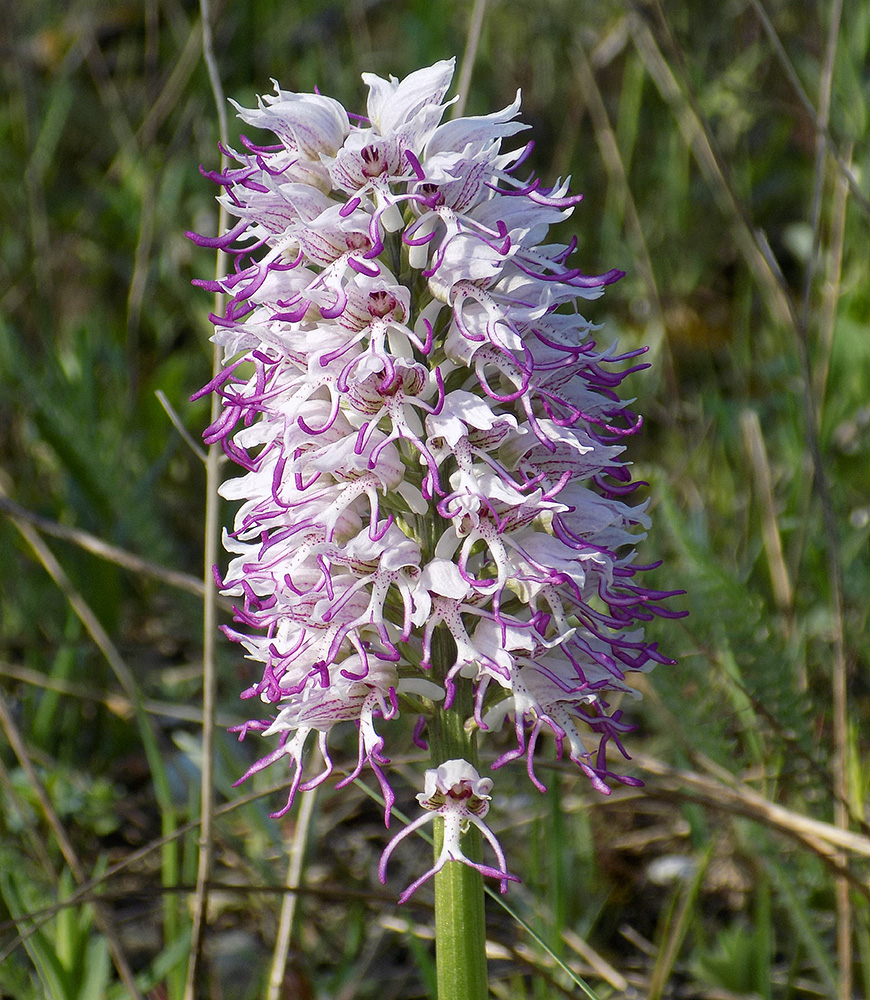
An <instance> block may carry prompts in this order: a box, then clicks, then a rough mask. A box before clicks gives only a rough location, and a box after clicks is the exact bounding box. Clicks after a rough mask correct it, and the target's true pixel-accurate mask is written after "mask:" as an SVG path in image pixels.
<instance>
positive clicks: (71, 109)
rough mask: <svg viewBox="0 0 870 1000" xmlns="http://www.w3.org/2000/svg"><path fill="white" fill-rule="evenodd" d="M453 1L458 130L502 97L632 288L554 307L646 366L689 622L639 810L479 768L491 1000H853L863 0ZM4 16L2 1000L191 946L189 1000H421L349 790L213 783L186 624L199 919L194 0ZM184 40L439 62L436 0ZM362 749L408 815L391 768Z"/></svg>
mask: <svg viewBox="0 0 870 1000" xmlns="http://www.w3.org/2000/svg"><path fill="white" fill-rule="evenodd" d="M13 7H14V9H13ZM481 7H483V15H484V16H483V22H482V31H481V34H480V38H479V44H478V45H477V46H476V48H474V50H473V53H472V54H471V55H470V56H469V59H470V60H472V61H473V73H472V75H471V85H470V91H469V97H468V106H467V111H468V113H471V114H476V113H477V114H482V113H486V112H488V111H490V110H492V109H494V108H501V107H503V106H504V105H505V104H507V103H508V102H509V101H510V100H511V99H512V98H513V95H514V92H515V90H516V88H517V87H522V89H523V106H524V113H523V117H524V120H526V121H528V122H530V123H531V124H532V125H533V127H534V130H535V132H534V134H535V137H536V139H537V148H536V152H535V156H534V162H533V164H532V166H533V168H534V169H535V170H536V171H537V172H538V173H539V174H541V175H543V176H544V177H545V178H547V179H550V180H555V179H556V177H557V176H559V175H565V174H568V173H570V174H571V175H572V176H573V179H574V180H573V187H574V189H575V190H578V191H584V192H586V195H587V200H586V202H585V204H584V205H582V206H581V207H580V208H579V209H578V210H577V211H576V212H575V214H574V217H573V218H572V220H571V222H570V227H571V232H576V233H578V235H579V237H580V241H581V242H580V246H581V255H582V257H583V260H584V263H585V264H586V265H588V267H587V269H588V271H589V272H591V273H597V272H600V271H602V270H606V269H607V268H609V267H614V266H618V267H622V268H624V269H625V270H626V271H627V272H628V275H627V277H626V278H625V279H624V280H623V281H622V282H620V283H619V284H618V285H617V286H616V287H615V288H612V289H611V290H610V291H609V293H608V296H607V297H606V298H605V299H604V300H603V301H602V302H601V303H599V304H598V305H597V306H596V310H597V312H596V315H595V316H594V317H593V318H594V319H595V320H596V321H602V322H605V323H606V327H605V333H606V334H607V335H608V336H611V337H613V338H618V339H619V341H620V344H621V345H622V346H624V347H633V346H637V345H641V344H644V345H647V346H648V347H649V348H650V351H649V355H648V357H649V360H650V361H651V362H652V368H651V369H650V370H649V371H647V372H645V373H643V374H641V375H637V376H635V377H634V381H633V385H632V387H631V388H632V391H633V392H634V393H635V394H637V396H638V403H637V408H638V409H639V410H640V412H642V413H644V414H645V415H646V426H645V433H644V435H643V438H642V440H636V441H634V442H633V444H632V449H633V457H634V461H635V465H636V469H637V471H639V472H640V474H641V477H642V478H644V479H646V480H648V481H649V483H650V486H649V491H648V492H649V496H650V498H651V511H652V515H653V519H654V527H653V531H652V532H651V535H650V538H649V539H648V541H647V542H646V543H644V546H643V551H642V553H641V555H642V558H643V559H644V560H645V561H653V560H655V559H658V558H661V559H662V560H663V564H662V566H661V568H660V569H658V570H656V571H655V583H656V584H660V585H661V586H662V587H664V588H674V587H682V588H685V589H686V591H687V595H686V597H685V598H682V599H680V600H681V601H682V606H684V607H685V608H688V609H689V610H690V612H691V614H690V616H689V617H688V618H686V619H683V620H681V621H679V622H670V621H665V622H660V623H658V624H657V625H656V626H654V627H655V628H656V629H657V638H658V639H659V641H660V645H661V648H662V649H663V650H664V651H666V652H667V653H668V654H669V655H673V656H674V657H676V658H677V659H678V664H677V666H675V667H661V668H659V669H658V670H656V672H655V673H654V674H653V675H651V676H650V677H648V678H647V681H646V688H647V690H646V697H645V700H644V702H643V703H642V704H641V706H640V707H639V708H635V707H634V706H632V707H631V713H632V716H633V718H634V720H635V721H636V722H637V723H638V730H637V732H636V733H634V734H633V736H631V737H630V743H629V746H630V750H631V751H633V753H634V757H635V759H634V770H635V773H636V774H638V775H639V776H640V777H642V778H643V779H644V781H645V783H646V784H645V787H644V788H643V789H642V790H639V791H638V790H634V789H631V790H623V791H619V792H616V793H614V794H613V795H612V796H611V797H610V798H608V799H605V798H602V797H600V796H598V795H596V793H594V792H592V791H590V789H589V788H588V786H587V783H586V782H585V780H583V779H580V778H578V777H577V776H576V774H575V773H574V771H573V770H572V768H571V767H566V768H564V769H563V768H561V767H551V768H550V769H549V771H548V770H547V765H546V764H545V763H543V762H542V764H541V774H545V773H546V774H547V775H548V777H549V779H550V780H549V792H548V793H547V794H546V795H544V796H540V795H538V794H537V793H536V792H534V790H533V789H530V786H529V785H528V783H527V781H526V780H525V776H524V775H523V774H522V773H521V769H520V768H518V769H517V770H516V771H515V772H510V771H507V772H502V774H501V780H500V782H499V790H500V794H503V795H506V798H504V799H502V801H501V803H500V804H499V807H498V809H497V810H496V812H494V813H493V815H496V813H497V816H496V820H495V825H496V826H497V827H498V828H499V833H500V835H501V837H502V839H503V842H504V844H505V846H506V849H507V853H508V857H509V859H510V861H511V868H512V870H514V871H517V872H519V873H521V874H522V876H523V884H522V886H520V887H518V888H513V889H512V890H511V892H510V894H509V896H508V897H507V900H508V903H509V905H510V907H511V910H512V912H508V911H505V910H504V909H502V908H501V907H500V906H499V904H498V903H497V902H495V901H490V904H488V905H489V906H490V911H489V918H490V919H489V934H490V940H491V946H492V963H491V974H492V993H493V996H496V997H511V998H522V997H529V998H535V1000H539V998H543V997H555V996H560V995H565V996H579V995H580V987H579V986H578V985H577V984H576V982H575V981H574V980H573V979H572V976H579V977H582V979H583V980H585V982H587V983H588V984H589V987H590V988H592V989H593V990H594V991H595V992H596V994H597V995H598V996H599V997H601V998H605V997H611V996H614V997H615V996H624V997H644V998H651V1000H655V998H658V997H664V996H669V997H683V998H694V997H697V998H711V1000H712V998H721V1000H725V998H736V997H747V996H754V997H761V998H764V1000H767V998H792V997H794V998H813V997H832V998H834V997H836V998H838V1000H846V998H849V997H852V996H862V995H870V890H868V888H867V886H868V882H867V867H868V857H870V828H868V824H867V816H866V808H865V803H866V800H867V794H868V785H870V728H868V727H870V719H868V714H870V691H868V683H867V677H868V672H867V671H868V666H870V664H868V641H867V640H868V614H867V609H868V605H870V544H868V542H870V433H868V432H870V402H868V388H870V336H868V333H870V264H868V260H870V253H868V249H870V248H868V242H870V241H868V233H870V226H868V222H870V204H868V201H867V195H866V191H867V185H866V181H865V178H866V177H867V176H868V173H870V162H868V159H870V146H868V141H867V139H868V122H867V118H866V116H867V108H868V106H870V105H868V97H870V93H868V88H870V80H868V77H867V69H866V67H867V55H868V45H870V5H868V4H867V3H866V2H865V0H846V2H845V3H844V4H842V5H841V4H840V3H838V2H831V3H818V4H817V5H816V6H815V7H808V6H807V5H806V4H799V3H796V2H793V0H784V2H780V3H777V4H773V3H771V2H765V3H762V2H761V0H746V2H740V0H735V2H729V3H724V4H720V5H717V6H716V7H715V8H714V9H713V8H711V9H710V10H706V9H705V10H704V12H703V13H702V12H701V11H700V8H699V6H698V5H697V4H694V3H692V2H690V0H674V2H668V3H666V4H664V5H663V6H659V5H658V4H657V3H655V2H651V3H648V4H647V3H638V4H637V5H631V4H629V3H620V2H617V0H600V2H598V3H595V4H593V3H587V2H586V0H583V2H581V3H578V2H576V0H538V3H536V4H529V3H524V2H519V0H489V3H488V4H487V5H485V6H483V5H480V4H478V5H477V9H480V8H481ZM4 18H5V20H6V24H5V32H4V35H3V44H2V49H0V58H2V72H3V82H4V89H5V91H6V93H7V100H6V102H5V103H4V106H3V108H4V110H3V111H2V112H0V133H2V134H0V139H2V141H0V178H2V183H0V503H2V510H3V514H4V516H3V517H2V518H0V560H2V562H0V567H2V590H0V610H2V639H0V726H2V732H3V734H4V737H5V741H4V745H0V797H2V808H0V996H4V997H11V998H15V1000H19V998H20V1000H29V998H36V997H51V998H53V1000H54V998H63V1000H66V998H77V1000H90V998H94V1000H96V998H104V997H105V998H116V997H117V998H120V997H125V996H130V995H133V991H134V990H138V991H139V993H140V994H141V995H143V996H148V997H150V998H155V1000H156V998H167V1000H177V998H178V1000H180V998H181V997H183V996H184V995H185V984H186V978H187V969H188V964H189V963H188V958H189V953H190V950H191V942H192V940H195V939H196V938H199V937H200V936H201V940H202V944H203V948H204V950H203V957H202V961H201V963H200V970H201V973H202V978H203V982H202V985H201V989H200V994H201V995H202V996H208V997H212V998H217V1000H219V998H221V997H226V998H228V1000H229V998H232V1000H236V998H238V1000H246V998H252V1000H253V998H260V997H263V998H265V997H267V996H268V997H286V998H309V997H317V998H327V997H328V998H341V1000H352V998H360V1000H364V998H370V997H378V998H380V1000H388V998H413V997H429V996H432V995H433V994H432V985H431V984H432V980H433V972H432V957H431V950H432V949H431V941H430V936H431V919H432V912H431V907H430V905H429V902H428V900H430V899H431V897H430V896H427V895H426V893H425V892H421V893H420V894H419V899H418V898H417V897H415V900H414V901H413V902H412V903H409V904H408V905H407V906H406V907H403V908H401V909H400V908H397V906H396V905H395V902H394V899H395V894H394V893H393V892H392V891H390V892H387V891H385V890H384V889H383V887H381V886H380V884H379V883H378V882H377V880H376V878H375V875H374V866H375V864H376V859H377V857H378V855H379V853H380V850H381V848H382V845H383V839H384V837H383V826H382V819H381V810H380V808H379V806H378V804H377V802H374V801H372V799H371V798H369V796H368V794H367V793H366V791H365V789H364V788H362V787H351V788H349V789H346V790H344V791H343V792H342V793H335V792H333V791H332V790H331V787H330V786H325V787H324V788H322V789H321V790H320V791H319V793H317V795H316V797H315V795H313V794H312V795H309V796H307V797H304V796H302V797H300V800H299V802H300V804H299V805H297V806H296V807H294V810H293V811H292V812H291V813H290V814H289V815H288V816H287V817H285V819H284V820H282V821H280V822H275V821H272V820H270V819H268V816H267V813H268V812H269V811H270V809H271V808H274V807H275V805H276V803H277V802H278V801H279V796H278V795H276V794H275V793H274V790H271V791H270V789H269V788H268V787H267V785H266V784H258V783H257V782H256V781H254V782H252V783H251V784H249V785H248V786H246V787H244V788H243V789H241V790H239V789H233V788H232V782H233V781H234V780H235V778H236V777H237V776H238V775H239V774H241V773H242V772H243V770H244V769H245V767H246V766H247V764H248V763H249V757H248V756H247V755H248V754H250V753H252V752H253V751H252V750H251V749H250V748H249V747H247V746H240V745H239V744H237V743H236V742H235V741H234V739H233V737H232V736H230V735H228V734H226V733H225V732H224V726H225V725H228V724H232V723H233V722H235V721H238V720H239V719H240V718H241V717H242V716H241V713H240V711H239V709H238V708H237V700H236V699H237V694H238V691H239V690H240V689H241V688H242V687H243V686H245V684H246V683H248V678H247V677H246V675H245V671H244V664H243V663H242V662H240V660H239V658H238V655H237V650H236V649H235V648H229V646H228V644H224V643H222V642H221V643H219V644H218V649H217V654H216V655H217V705H216V709H217V721H218V726H217V729H216V731H215V733H214V782H213V786H214V789H215V799H216V802H215V804H216V812H215V814H214V816H213V817H209V821H208V823H207V830H208V840H209V843H210V844H211V846H212V849H213V858H214V867H213V871H212V874H211V883H212V885H211V891H210V893H209V898H208V906H207V911H206V912H205V918H206V919H205V921H204V926H203V928H202V929H201V930H202V933H201V935H200V930H199V929H197V920H196V917H197V910H198V904H199V903H200V902H201V901H202V894H201V893H197V892H196V883H197V874H198V864H197V862H198V830H199V825H198V823H199V818H200V815H201V799H200V774H201V768H202V739H201V737H202V704H203V701H202V699H203V681H202V678H203V667H202V664H203V639H202V634H203V631H202V624H201V623H202V603H203V602H202V591H201V587H200V586H199V585H198V583H197V580H198V578H200V577H201V576H202V536H203V528H202V523H203V501H202V497H203V495H204V490H205V470H204V466H203V462H202V459H201V455H200V454H198V451H197V449H198V447H199V446H198V445H196V444H195V439H198V436H199V433H200V432H201V429H202V428H203V427H204V426H205V424H206V423H207V411H206V408H205V407H206V405H207V404H206V403H204V402H198V403H190V402H188V401H187V400H188V397H189V396H190V394H191V393H192V392H193V391H195V390H196V389H197V388H198V387H199V386H200V385H202V384H203V383H204V382H205V381H207V380H208V377H209V371H210V365H211V360H210V350H211V349H210V345H209V344H208V337H209V335H210V326H209V323H208V319H207V314H208V311H209V308H210V302H209V301H208V298H207V296H206V295H205V294H204V293H200V292H199V291H197V290H195V289H191V287H190V280H191V278H193V277H197V276H198V277H202V276H208V275H209V274H210V273H211V272H212V271H213V268H214V261H213V259H212V258H211V257H210V256H209V254H207V253H205V252H204V251H201V250H199V249H197V248H196V247H194V246H193V245H192V244H191V243H190V242H189V241H187V240H186V239H185V237H184V231H185V230H187V229H193V230H196V231H198V232H202V233H207V232H213V231H214V230H215V227H216V209H215V203H214V200H213V198H214V191H213V189H212V186H211V185H210V184H209V183H208V182H207V181H205V180H204V179H203V178H202V177H201V176H200V174H199V172H198V170H197V166H198V164H200V163H202V164H205V165H206V166H207V167H209V168H213V167H214V166H216V164H217V152H216V149H215V143H216V137H217V111H216V109H215V102H214V98H213V96H212V91H211V88H210V85H209V79H208V74H207V71H206V67H205V64H204V62H203V59H202V38H203V30H202V21H201V18H200V12H199V10H198V8H197V7H196V6H195V5H194V4H192V3H191V2H189V0H140V2H136V0H130V2H121V0H118V2H113V3H106V2H99V0H73V2H71V3H61V2H59V0H32V2H30V3H28V4H19V5H7V6H6V7H5V8H4ZM212 19H213V24H214V50H215V53H216V56H217V63H218V67H219V72H220V77H221V80H222V83H223V87H224V89H225V91H226V93H227V94H229V95H232V96H233V97H234V98H236V99H237V100H238V101H239V102H240V103H242V104H248V105H249V104H250V103H251V101H252V99H253V95H254V94H255V93H258V92H264V91H268V90H269V89H270V83H269V79H270V77H275V78H277V79H279V80H280V82H281V85H282V86H283V87H284V88H285V89H291V90H312V89H313V88H314V87H315V86H319V87H320V88H321V89H322V91H323V92H324V93H327V94H329V95H331V96H334V97H336V98H338V99H339V100H341V101H342V102H344V103H345V104H346V105H347V106H349V107H350V108H351V109H358V110H359V109H361V108H362V105H363V100H364V91H363V88H362V85H361V83H360V81H359V74H360V72H362V71H373V72H377V73H380V74H387V73H393V74H395V75H397V76H402V75H404V74H406V73H407V72H409V71H411V70H412V69H415V68H417V67H419V66H421V65H425V64H428V63H430V62H432V61H434V60H435V59H439V58H444V57H446V56H450V55H453V54H456V55H457V56H461V55H462V53H463V51H464V50H465V49H466V43H467V40H468V38H469V33H470V25H471V22H472V5H471V4H469V3H466V2H460V0H435V2H433V0H390V2H386V0H367V2H364V0H357V2H354V3H348V4H344V5H343V4H338V3H336V4H329V3H318V2H314V0H308V2H304V0H303V2H298V3H295V4H292V5H291V4H279V3H276V2H274V0H257V2H254V0H224V2H223V3H218V4H215V5H214V9H213V11H212ZM472 48H473V47H472ZM230 129H231V133H232V134H233V137H235V136H236V135H237V131H238V130H237V128H236V126H235V125H234V124H233V122H232V121H231V122H230ZM158 392H159V393H161V394H162V396H160V397H158V395H157V393H158ZM188 438H189V440H188ZM226 513H227V512H224V514H225V515H226ZM224 520H226V517H224ZM220 613H221V615H224V614H225V612H223V611H221V612H220ZM353 743H354V736H353V734H352V733H349V734H348V742H347V747H346V751H347V753H346V757H345V759H346V760H350V759H351V755H352V754H353V753H354V750H353V746H352V744H353ZM546 749H549V748H546ZM543 756H544V759H547V758H548V756H549V755H548V754H544V755H543ZM336 757H337V759H340V752H338V751H337V753H336ZM397 763H398V771H399V775H400V777H399V780H398V782H397V790H398V791H399V793H400V794H399V805H400V806H401V807H403V808H404V809H406V810H410V809H411V807H412V806H413V804H414V803H413V797H412V796H413V792H414V791H415V789H416V785H417V781H416V779H415V775H416V774H417V773H419V771H420V761H418V760H415V759H410V758H409V759H408V760H403V761H399V762H397ZM273 780H274V779H273ZM403 782H404V784H403ZM398 860H399V859H398V858H397V861H398ZM396 879H397V881H396V883H395V884H396V885H397V884H399V882H398V879H399V875H398V872H397V874H396ZM288 884H289V885H291V886H293V887H294V889H295V890H296V891H294V892H293V893H287V892H286V887H287V885H288ZM287 900H295V912H289V911H290V907H289V906H288V905H287V902H286V901H287ZM282 901H283V902H282ZM287 931H289V937H288V935H287ZM270 976H271V978H272V979H273V980H274V986H273V987H272V988H271V990H270V988H269V986H268V983H269V980H270ZM134 982H135V986H133V985H131V984H133V983H134ZM187 995H188V996H189V997H190V996H192V993H191V992H190V991H189V990H188V993H187Z"/></svg>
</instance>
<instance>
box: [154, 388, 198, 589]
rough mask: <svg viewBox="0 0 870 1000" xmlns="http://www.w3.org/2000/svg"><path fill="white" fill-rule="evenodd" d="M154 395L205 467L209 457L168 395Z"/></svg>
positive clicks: (162, 392) (159, 392)
mask: <svg viewBox="0 0 870 1000" xmlns="http://www.w3.org/2000/svg"><path fill="white" fill-rule="evenodd" d="M154 395H155V396H156V397H157V401H158V402H159V403H160V405H161V406H162V407H163V409H164V411H165V413H166V416H167V417H169V420H170V422H171V424H172V426H173V427H174V428H175V429H176V430H177V431H178V433H179V434H180V435H181V438H182V440H183V441H184V443H185V444H186V445H187V447H188V448H190V450H191V451H192V452H193V453H194V455H196V457H197V458H198V459H199V460H200V462H202V464H203V465H205V463H206V462H207V461H208V456H207V455H206V453H205V451H204V450H203V449H202V448H201V447H200V446H199V445H198V444H197V442H196V441H195V440H194V439H193V436H192V435H191V433H190V431H189V430H188V429H187V428H186V427H185V426H184V424H183V423H182V422H181V417H179V415H178V414H177V413H176V412H175V407H174V406H173V405H172V403H170V402H169V400H168V399H167V398H166V393H165V392H164V391H163V390H162V389H158V390H157V392H155V393H154ZM197 582H198V581H197Z"/></svg>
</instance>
